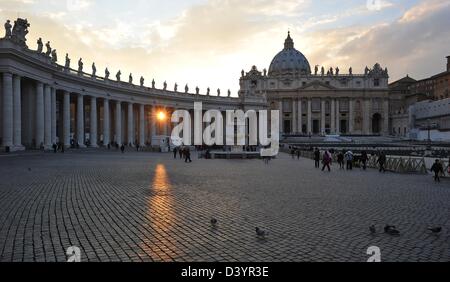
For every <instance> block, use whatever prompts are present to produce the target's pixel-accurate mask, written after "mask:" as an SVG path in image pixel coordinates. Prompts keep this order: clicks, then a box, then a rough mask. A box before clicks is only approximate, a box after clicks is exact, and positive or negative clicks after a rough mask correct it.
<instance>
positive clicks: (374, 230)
mask: <svg viewBox="0 0 450 282" xmlns="http://www.w3.org/2000/svg"><path fill="white" fill-rule="evenodd" d="M369 230H370V233H371V234H375V233H377V229H376V228H375V225H372V226H370V227H369Z"/></svg>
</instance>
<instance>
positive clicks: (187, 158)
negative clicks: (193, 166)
mask: <svg viewBox="0 0 450 282" xmlns="http://www.w3.org/2000/svg"><path fill="white" fill-rule="evenodd" d="M184 157H185V159H184V162H185V163H192V160H191V150H190V149H189V147H185V148H184Z"/></svg>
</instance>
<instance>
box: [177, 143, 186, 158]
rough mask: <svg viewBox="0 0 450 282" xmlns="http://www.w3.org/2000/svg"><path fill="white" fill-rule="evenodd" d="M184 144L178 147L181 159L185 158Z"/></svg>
mask: <svg viewBox="0 0 450 282" xmlns="http://www.w3.org/2000/svg"><path fill="white" fill-rule="evenodd" d="M184 150H185V148H184V146H181V148H179V149H178V154H179V155H180V160H182V159H183V154H184Z"/></svg>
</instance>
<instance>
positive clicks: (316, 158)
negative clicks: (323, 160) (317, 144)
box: [314, 148, 320, 168]
mask: <svg viewBox="0 0 450 282" xmlns="http://www.w3.org/2000/svg"><path fill="white" fill-rule="evenodd" d="M314 163H315V167H316V168H320V151H319V148H316V150H315V151H314Z"/></svg>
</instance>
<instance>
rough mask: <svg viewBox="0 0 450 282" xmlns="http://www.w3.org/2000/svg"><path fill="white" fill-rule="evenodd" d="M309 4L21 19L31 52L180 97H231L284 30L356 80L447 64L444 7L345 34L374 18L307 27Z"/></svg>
mask: <svg viewBox="0 0 450 282" xmlns="http://www.w3.org/2000/svg"><path fill="white" fill-rule="evenodd" d="M16 1H17V0H16ZM4 2H5V1H3V0H0V3H1V4H2V9H4V10H3V11H0V17H1V18H3V19H6V18H11V19H13V18H14V17H15V16H17V14H16V12H15V11H16V10H15V9H14V8H13V7H12V6H14V5H9V6H8V5H7V6H3V3H4ZM6 2H11V1H6ZM87 2H89V3H90V1H87ZM87 2H86V3H87ZM21 3H22V2H21ZM311 3H312V2H311V1H293V0H286V1H271V0H249V1H239V0H222V1H219V0H210V1H207V2H205V3H201V4H197V5H191V6H190V7H189V8H187V9H185V10H184V11H182V12H181V13H179V15H178V16H177V17H174V18H171V19H169V20H164V21H161V20H158V19H149V18H145V17H144V18H136V19H133V20H132V21H131V20H130V21H126V20H124V19H121V18H116V19H115V20H114V21H112V22H105V23H103V24H102V23H101V22H100V23H99V22H98V21H97V22H95V23H94V22H91V21H89V19H84V18H83V17H80V19H79V20H77V21H69V22H65V21H64V20H65V19H64V15H65V13H68V12H67V11H65V10H61V9H59V10H52V11H50V10H49V11H46V12H45V13H40V14H39V13H34V12H23V14H21V16H23V17H28V19H29V21H30V22H31V29H30V34H29V36H28V38H29V41H28V43H29V45H30V46H31V47H32V48H35V41H36V39H37V38H38V37H40V36H42V37H43V39H44V40H50V41H51V42H52V46H53V47H54V48H56V49H57V50H58V53H59V54H60V55H59V58H61V60H63V58H64V55H65V53H66V52H67V53H69V55H70V57H71V58H72V64H73V65H75V64H76V61H77V60H78V58H80V57H83V58H84V62H85V66H90V65H91V63H92V61H95V62H96V65H97V68H98V70H99V71H98V73H102V72H103V71H102V70H103V69H104V68H105V67H106V66H108V68H109V69H110V71H111V73H112V74H115V72H116V71H117V70H119V69H120V70H121V71H122V73H123V74H124V77H128V73H130V72H132V73H133V74H134V76H135V81H137V80H138V77H139V76H140V75H143V76H144V77H145V78H146V82H147V84H148V83H149V82H150V81H151V80H152V79H153V78H155V80H156V81H157V85H158V86H161V85H162V83H163V82H164V81H167V82H168V83H169V86H172V87H173V84H174V83H175V82H177V83H178V85H180V86H183V87H181V88H184V84H186V83H188V84H189V86H190V88H191V89H194V88H195V86H197V85H198V86H200V87H201V89H202V90H203V92H204V91H205V89H206V87H211V89H217V88H221V89H222V92H223V93H225V92H226V89H228V88H231V89H232V90H233V93H235V94H236V93H237V90H238V88H239V81H238V80H239V74H240V70H241V69H246V70H249V69H250V67H251V66H252V65H257V66H258V68H259V69H262V68H268V67H269V63H270V61H271V59H272V58H273V57H274V56H275V55H276V54H277V53H278V52H279V51H280V50H281V49H282V46H283V42H284V39H285V37H286V33H287V30H288V29H291V34H292V36H293V37H294V40H295V44H296V48H297V49H299V50H300V51H302V52H303V53H304V54H305V55H306V56H307V58H308V59H309V60H310V63H311V64H312V65H315V64H320V65H324V66H328V67H331V66H333V67H336V66H339V67H340V68H341V70H343V71H342V72H344V70H345V69H346V68H348V67H350V66H352V67H353V69H354V71H355V72H357V71H358V72H362V71H363V69H364V67H365V66H366V65H368V66H372V65H373V64H375V62H380V63H381V64H382V65H383V66H387V67H388V68H389V69H390V73H391V76H392V78H398V77H401V76H403V75H405V74H406V73H409V74H410V75H414V76H416V77H417V78H419V77H425V76H429V75H431V74H434V73H436V72H439V68H440V66H441V65H443V64H444V63H443V61H442V60H443V59H442V58H443V57H444V56H446V55H449V54H448V52H449V50H448V47H447V46H450V45H449V43H450V42H449V40H450V39H449V38H450V36H449V35H450V34H449V31H448V29H446V28H445V27H448V26H449V24H450V22H449V19H448V17H447V15H448V14H450V11H449V9H450V8H449V5H448V3H449V2H448V1H426V2H421V3H420V4H419V5H417V6H415V7H413V8H411V9H409V10H407V11H406V12H404V13H403V14H402V15H401V16H400V17H399V18H398V19H397V20H395V21H394V22H382V23H379V24H376V25H370V23H368V24H366V25H351V26H345V25H344V26H343V27H340V25H335V26H330V25H329V23H330V22H339V21H340V20H342V19H343V18H351V17H352V16H354V15H365V14H370V13H377V12H374V11H370V10H368V9H367V8H366V7H365V5H359V6H354V7H351V8H350V9H348V10H347V11H342V12H341V13H340V14H328V15H319V16H313V17H310V18H307V19H306V20H305V14H304V13H303V11H305V10H307V9H308V8H309V7H310V5H311ZM382 3H384V4H383V5H382V6H383V7H384V8H387V7H391V5H390V4H389V2H382ZM20 5H28V4H23V3H22V4H20ZM83 5H84V7H88V6H86V5H92V3H91V4H83ZM83 5H82V6H83ZM5 7H6V8H5ZM21 7H22V8H20V10H22V11H23V10H25V11H26V7H25V6H21ZM59 8H61V7H59ZM77 15H78V14H77ZM320 27H321V28H320ZM323 27H327V28H326V29H324V28H323ZM61 63H62V64H63V62H61ZM89 69H90V67H86V70H87V71H90V70H89ZM172 87H170V88H172Z"/></svg>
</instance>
